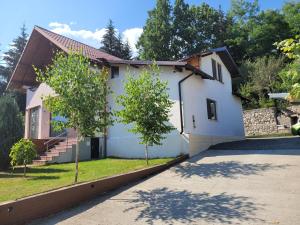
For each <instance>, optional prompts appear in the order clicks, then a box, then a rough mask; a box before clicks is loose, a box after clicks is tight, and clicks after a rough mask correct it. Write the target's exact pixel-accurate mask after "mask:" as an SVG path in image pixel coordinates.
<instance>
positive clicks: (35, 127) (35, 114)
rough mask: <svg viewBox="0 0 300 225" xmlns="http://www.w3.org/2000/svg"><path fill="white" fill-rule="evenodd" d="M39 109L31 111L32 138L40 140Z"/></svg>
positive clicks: (30, 131) (30, 132)
mask: <svg viewBox="0 0 300 225" xmlns="http://www.w3.org/2000/svg"><path fill="white" fill-rule="evenodd" d="M39 109H40V108H39V107H36V108H32V109H30V126H29V129H30V130H29V134H30V138H33V139H38V132H39V111H40V110H39Z"/></svg>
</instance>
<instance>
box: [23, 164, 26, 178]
mask: <svg viewBox="0 0 300 225" xmlns="http://www.w3.org/2000/svg"><path fill="white" fill-rule="evenodd" d="M23 176H24V177H26V164H24V174H23Z"/></svg>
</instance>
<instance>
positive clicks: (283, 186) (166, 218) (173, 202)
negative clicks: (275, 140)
mask: <svg viewBox="0 0 300 225" xmlns="http://www.w3.org/2000/svg"><path fill="white" fill-rule="evenodd" d="M33 224H72V225H76V224H82V225H94V224H105V225H113V224H128V225H132V224H205V225H207V224H208V225H209V224H214V225H216V224H249V225H254V224H280V225H281V224H284V225H288V224H290V225H296V224H300V149H299V150H297V149H293V150H287V149H285V150H209V151H206V152H204V153H203V154H201V155H199V156H197V157H194V158H191V159H190V160H188V161H186V162H184V163H182V164H180V165H178V166H175V167H173V168H171V169H169V170H167V171H165V172H163V173H161V174H158V175H156V176H153V177H151V178H149V179H147V180H144V181H142V182H139V183H137V184H134V185H131V186H127V187H124V188H123V189H121V190H118V191H116V192H113V193H110V194H109V195H107V196H102V197H99V198H97V199H94V200H93V201H90V202H87V203H83V204H82V205H81V206H79V207H76V208H73V209H71V210H67V211H64V212H61V213H59V214H56V215H53V216H50V217H48V218H44V219H42V220H38V221H34V223H33Z"/></svg>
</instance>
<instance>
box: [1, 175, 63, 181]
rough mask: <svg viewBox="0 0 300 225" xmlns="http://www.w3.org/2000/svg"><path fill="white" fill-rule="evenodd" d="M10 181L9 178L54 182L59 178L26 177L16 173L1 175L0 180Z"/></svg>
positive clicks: (43, 176) (44, 176) (45, 176)
mask: <svg viewBox="0 0 300 225" xmlns="http://www.w3.org/2000/svg"><path fill="white" fill-rule="evenodd" d="M1 178H3V179H9V178H24V179H29V180H54V179H59V176H47V175H41V176H30V175H28V174H27V175H26V177H24V176H23V173H22V174H15V173H13V174H12V173H4V174H3V173H0V179H1Z"/></svg>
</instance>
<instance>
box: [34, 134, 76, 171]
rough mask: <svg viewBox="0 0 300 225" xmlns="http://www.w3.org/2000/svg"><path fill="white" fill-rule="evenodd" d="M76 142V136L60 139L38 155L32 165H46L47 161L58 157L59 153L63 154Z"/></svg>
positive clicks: (49, 161)
mask: <svg viewBox="0 0 300 225" xmlns="http://www.w3.org/2000/svg"><path fill="white" fill-rule="evenodd" d="M76 144H77V139H76V138H71V139H68V141H67V140H66V139H62V140H61V141H59V142H57V143H56V144H55V145H53V146H52V147H51V148H49V150H48V151H47V152H44V153H43V154H42V155H40V157H39V159H36V160H33V161H32V164H33V165H40V166H41V165H46V164H48V163H51V161H53V159H54V158H56V157H60V155H62V154H64V153H65V152H67V151H70V150H71V149H72V147H73V145H76Z"/></svg>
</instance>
